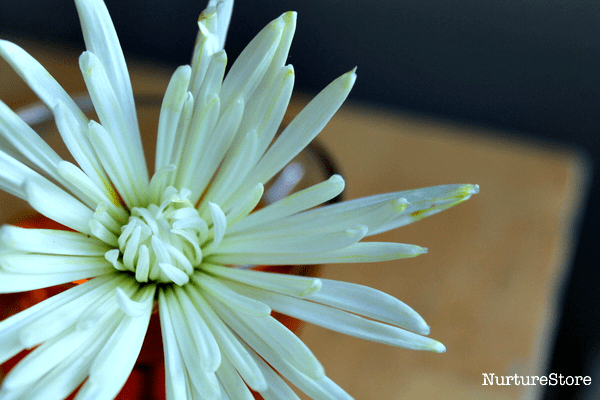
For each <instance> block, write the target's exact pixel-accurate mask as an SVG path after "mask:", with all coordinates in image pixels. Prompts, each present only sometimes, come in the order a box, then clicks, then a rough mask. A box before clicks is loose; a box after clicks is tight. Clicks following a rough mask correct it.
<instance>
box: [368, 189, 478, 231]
mask: <svg viewBox="0 0 600 400" xmlns="http://www.w3.org/2000/svg"><path fill="white" fill-rule="evenodd" d="M476 193H479V186H478V185H445V186H434V187H431V188H424V189H416V190H413V191H410V193H408V195H407V196H406V198H407V200H408V201H409V202H410V205H409V206H408V207H407V208H406V210H404V212H403V213H402V214H401V215H400V216H398V217H397V218H394V219H392V220H390V221H389V222H388V223H387V224H384V225H382V226H381V227H379V228H378V229H375V230H374V231H373V232H369V235H375V234H377V233H381V232H385V231H388V230H390V229H396V228H398V227H400V226H404V225H407V224H410V223H412V222H416V221H418V220H420V219H423V218H425V217H428V216H430V215H433V214H437V213H439V212H440V211H443V210H446V209H447V208H450V207H453V206H455V205H457V204H460V203H462V202H463V201H465V200H468V199H469V198H470V197H471V196H472V195H473V194H476Z"/></svg>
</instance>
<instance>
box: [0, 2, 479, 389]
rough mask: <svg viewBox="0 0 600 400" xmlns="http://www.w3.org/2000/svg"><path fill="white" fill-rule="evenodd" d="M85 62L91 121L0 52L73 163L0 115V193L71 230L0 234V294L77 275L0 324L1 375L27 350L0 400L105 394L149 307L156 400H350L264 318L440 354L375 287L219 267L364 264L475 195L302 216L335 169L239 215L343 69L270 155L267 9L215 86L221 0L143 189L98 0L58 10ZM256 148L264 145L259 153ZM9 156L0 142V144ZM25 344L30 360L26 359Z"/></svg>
mask: <svg viewBox="0 0 600 400" xmlns="http://www.w3.org/2000/svg"><path fill="white" fill-rule="evenodd" d="M76 4H77V9H78V11H79V15H80V19H81V23H82V27H83V33H84V37H85V41H86V46H87V49H88V51H86V52H84V53H83V55H82V56H81V58H80V66H81V70H82V73H83V76H84V78H85V82H86V85H87V87H88V91H89V93H90V96H91V98H92V100H93V103H94V107H95V109H96V111H97V113H98V116H99V121H100V122H99V123H98V122H95V121H89V120H88V119H87V118H86V116H85V115H84V114H83V113H82V112H81V111H80V110H79V109H78V107H77V106H76V105H75V103H74V102H73V100H72V99H71V98H70V97H69V96H68V95H67V93H66V92H65V91H64V90H63V89H62V88H61V87H60V86H59V84H58V83H57V82H56V81H55V80H54V79H53V78H52V77H51V76H50V75H49V74H48V73H47V72H46V70H45V69H44V68H43V67H42V66H41V65H40V64H39V63H38V62H36V61H35V60H34V59H33V58H32V57H31V56H29V55H28V54H27V53H26V52H25V51H24V50H22V49H21V48H19V47H17V46H16V45H14V44H12V43H9V42H6V41H1V42H0V54H1V55H2V56H3V57H4V58H5V59H6V60H7V61H8V62H9V63H10V64H11V65H12V66H13V68H14V69H15V70H16V71H17V72H18V73H19V74H20V76H21V77H22V78H23V79H24V80H25V81H26V82H27V83H28V84H29V86H30V87H31V88H32V89H33V90H34V91H35V92H36V93H37V95H38V96H39V97H40V99H41V100H42V101H43V102H44V103H46V104H47V105H48V107H49V108H50V109H51V110H52V112H53V114H54V117H55V120H56V124H57V126H58V128H59V130H60V133H61V135H62V138H63V140H64V142H65V143H66V145H67V147H68V149H69V150H70V152H71V154H72V155H73V157H74V158H75V160H76V161H77V164H78V165H74V164H72V163H69V162H67V161H63V160H62V159H61V158H60V157H59V156H58V155H57V154H56V153H55V152H54V151H53V150H52V149H51V148H50V147H48V146H47V145H46V144H45V142H44V141H43V140H42V139H41V138H40V137H39V136H37V135H36V134H35V133H34V132H33V130H32V129H31V128H30V127H29V126H27V125H26V124H25V123H24V122H23V121H22V120H21V119H19V118H18V117H17V116H16V114H15V113H13V112H12V111H11V110H10V109H9V108H8V107H7V106H6V105H5V104H4V103H0V133H1V135H2V137H3V138H4V140H5V141H4V142H3V143H4V144H3V145H2V146H3V147H2V149H1V150H2V151H0V187H1V188H2V189H4V190H5V191H7V192H9V193H11V194H13V195H15V196H17V197H20V198H22V199H24V200H26V201H27V202H28V203H29V204H30V205H31V206H32V207H33V208H34V209H36V210H37V211H38V212H40V213H41V214H43V215H45V216H47V217H49V218H51V219H53V220H55V221H57V222H59V223H61V224H63V225H65V226H67V227H69V228H71V229H72V230H73V231H57V230H47V229H23V228H18V227H14V226H4V227H2V228H1V229H0V292H3V293H8V292H19V291H28V290H33V289H37V288H43V287H49V286H53V285H58V284H63V283H69V282H73V281H77V280H87V281H86V282H85V283H82V284H79V285H74V286H73V287H72V288H70V289H68V290H66V291H64V292H62V293H60V294H58V295H56V296H54V297H51V298H49V299H47V300H45V301H43V302H41V303H39V304H36V305H35V306H33V307H31V308H29V309H27V310H25V311H22V312H20V313H18V314H16V315H14V316H12V317H10V318H8V319H6V320H4V321H3V322H1V323H0V341H1V343H2V345H1V346H0V362H5V361H6V360H8V359H10V358H11V357H13V356H14V355H16V354H18V353H19V352H21V351H22V350H24V349H32V348H35V350H34V351H32V352H31V353H30V354H29V355H28V356H27V357H25V358H24V359H23V360H22V361H21V362H20V363H19V364H17V366H16V367H15V368H14V369H13V370H12V371H11V372H10V373H9V374H8V375H7V376H6V378H5V379H4V381H3V383H2V389H1V391H0V396H1V397H2V398H3V399H22V398H28V399H44V400H46V399H60V398H64V397H66V396H67V395H69V393H71V392H72V391H73V390H75V389H76V388H77V387H78V386H79V385H80V384H82V383H83V385H82V387H81V389H80V390H79V393H78V396H77V399H110V398H113V397H114V396H116V395H117V393H118V392H119V390H120V389H121V387H122V386H123V384H124V383H125V381H126V379H127V377H128V375H129V373H130V372H131V370H132V368H133V366H134V363H135V361H136V359H137V357H138V354H139V351H140V348H141V345H142V342H143V339H144V336H145V334H146V331H147V329H148V322H149V319H150V315H151V313H152V309H153V305H154V304H155V302H157V303H158V312H159V315H160V321H161V328H162V335H163V342H164V351H165V363H166V388H167V397H168V398H169V399H185V398H194V399H195V398H202V399H204V398H206V399H213V398H214V399H224V398H229V399H236V400H237V399H248V398H251V394H250V391H249V390H248V387H250V388H252V389H254V390H255V391H258V392H260V393H261V394H262V395H263V396H264V398H265V399H275V398H277V399H294V398H297V396H296V395H295V394H294V393H293V392H292V390H291V389H290V388H289V387H288V386H287V384H286V383H285V382H284V381H283V380H282V378H281V377H280V376H279V375H278V374H277V373H275V372H274V371H275V370H276V371H278V372H279V373H280V374H281V375H283V376H284V377H285V378H287V379H288V380H289V381H290V382H292V383H293V384H294V385H296V386H297V387H298V388H299V389H300V390H302V391H304V392H305V393H307V394H308V395H309V396H311V397H313V398H318V399H336V400H339V399H343V398H349V397H350V396H349V395H348V394H346V393H345V392H344V391H343V390H342V389H341V388H339V387H338V386H337V385H335V383H333V382H332V381H331V380H329V379H328V378H327V376H326V375H325V373H324V371H323V367H322V366H321V364H320V363H319V362H318V361H317V359H316V358H315V357H314V356H313V354H312V353H311V352H310V350H309V349H308V348H307V347H306V346H305V345H304V344H303V343H302V342H301V341H300V340H299V339H298V338H297V337H296V336H295V335H294V334H293V333H291V332H290V331H289V330H287V329H286V328H284V327H283V325H281V324H280V323H279V322H277V321H276V320H275V319H274V318H273V317H272V316H270V314H271V311H272V310H274V311H278V312H281V313H284V314H287V315H290V316H293V317H296V318H299V319H302V320H305V321H308V322H310V323H313V324H317V325H321V326H324V327H326V328H329V329H333V330H336V331H339V332H342V333H345V334H349V335H354V336H357V337H360V338H364V339H368V340H373V341H378V342H381V343H384V344H388V345H392V346H399V347H406V348H411V349H421V350H431V351H436V352H442V351H444V350H445V348H444V346H443V345H442V344H441V343H439V342H437V341H435V340H433V339H429V338H426V337H424V336H422V335H426V334H428V333H429V327H428V326H427V324H426V323H425V321H424V320H423V319H422V318H421V317H420V316H419V315H418V314H417V313H416V312H415V311H413V310H412V309H411V308H409V307H408V306H406V305H405V304H403V303H402V302H400V301H399V300H397V299H395V298H393V297H391V296H388V295H386V294H384V293H381V292H379V291H377V290H374V289H371V288H368V287H364V286H360V285H356V284H350V283H343V282H335V281H328V280H325V279H317V278H308V277H295V276H286V275H279V274H272V273H265V272H259V271H254V270H251V269H240V268H232V267H231V266H232V265H233V266H235V265H247V264H252V265H268V264H275V265H277V264H320V263H335V262H344V263H345V262H371V261H383V260H392V259H398V258H403V257H413V256H416V255H419V254H422V253H424V252H425V249H423V248H421V247H418V246H413V245H406V244H398V243H378V242H361V239H363V238H364V237H365V236H369V235H373V234H376V233H380V232H384V231H387V230H390V229H394V228H397V227H399V226H402V225H405V224H408V223H411V222H414V221H416V220H418V219H420V218H423V217H425V216H428V215H431V214H434V213H437V212H439V211H441V210H443V209H446V208H448V207H451V206H453V205H455V204H457V203H460V202H462V201H464V200H466V199H468V198H469V197H470V196H471V195H472V194H474V193H476V192H477V190H478V188H477V186H475V185H448V186H438V187H432V188H426V189H418V190H413V191H405V192H396V193H388V194H383V195H376V196H372V197H368V198H363V199H358V200H352V201H347V202H343V203H339V204H335V205H329V206H326V207H321V208H314V207H315V206H318V205H320V204H322V203H323V202H326V201H327V200H329V199H332V198H333V197H335V196H337V195H338V194H339V193H340V192H341V191H342V190H343V188H344V181H343V180H342V178H341V177H340V176H338V175H334V176H332V177H331V178H330V179H329V180H327V181H325V182H323V183H320V184H318V185H315V186H313V187H310V188H308V189H306V190H303V191H301V192H298V193H296V194H294V195H291V196H289V197H287V198H285V199H283V200H280V201H278V202H276V203H274V204H272V205H269V206H267V207H264V208H262V209H260V210H259V211H255V212H253V210H254V209H255V208H256V206H257V204H258V202H259V201H260V199H261V197H262V194H263V184H264V183H266V182H267V181H269V180H270V179H271V178H272V177H273V176H275V175H276V174H277V172H278V171H280V170H281V169H282V168H283V167H284V166H285V165H286V164H287V163H288V162H289V161H290V160H291V159H292V158H293V157H294V156H296V155H297V154H298V153H299V152H300V151H301V150H302V149H303V148H304V147H305V146H306V145H307V144H308V143H309V142H310V141H311V140H312V139H313V138H314V137H315V136H316V135H317V134H318V133H319V131H320V130H321V129H322V128H323V127H324V126H325V124H327V122H328V121H329V119H330V118H331V117H332V115H333V114H334V113H335V112H336V110H337V109H338V108H339V107H340V105H341V104H342V102H343V101H344V100H345V98H346V96H347V95H348V93H349V91H350V89H351V87H352V85H353V83H354V80H355V73H354V71H350V72H348V73H346V74H344V75H342V76H341V77H339V78H338V79H336V80H335V81H334V82H332V83H331V84H330V85H329V86H328V87H327V88H325V89H324V90H323V91H322V92H321V93H320V94H319V95H318V96H317V97H316V98H315V99H314V100H313V101H312V102H311V103H310V104H309V105H308V106H307V107H306V108H305V109H304V111H302V112H301V113H300V114H299V115H298V116H297V117H296V119H294V121H293V122H292V123H290V124H289V126H288V127H287V128H286V129H285V130H284V131H283V133H282V134H281V135H280V136H279V137H278V138H277V139H276V140H274V141H273V138H274V136H275V133H276V130H277V128H278V126H279V125H280V123H281V120H282V117H283V114H284V112H285V109H286V107H287V104H288V101H289V98H290V94H291V91H292V86H293V82H294V71H293V69H292V67H291V66H289V65H288V66H286V65H285V61H286V59H287V54H288V50H289V46H290V43H291V39H292V36H293V33H294V28H295V19H296V17H295V14H294V13H291V12H290V13H286V14H284V15H282V16H281V17H280V18H278V19H276V20H275V21H273V22H272V23H270V24H269V25H268V26H267V27H266V28H264V29H263V30H262V31H261V32H260V33H259V34H258V35H257V36H256V37H255V38H254V40H252V41H251V42H250V44H249V45H248V47H247V48H246V49H245V50H244V52H243V53H242V54H241V55H240V57H239V58H238V60H237V61H236V62H235V63H234V64H233V66H232V67H231V70H230V71H229V73H228V74H227V77H226V78H225V79H223V76H224V71H225V64H226V55H225V52H224V51H223V45H224V41H225V34H226V32H227V27H228V24H229V17H230V14H231V8H232V1H227V0H224V1H223V2H216V1H215V0H211V1H210V2H209V6H208V8H207V9H206V10H205V11H204V12H203V13H202V15H201V16H200V19H199V22H198V26H199V28H200V33H199V36H198V40H197V44H196V47H195V49H194V55H193V60H192V63H191V66H182V67H180V68H179V69H177V71H176V72H175V73H174V75H173V78H172V80H171V82H170V84H169V87H168V89H167V92H166V94H165V97H164V102H163V105H162V109H161V113H160V124H159V132H158V145H157V148H158V150H157V153H156V170H155V172H154V174H153V175H152V178H151V179H150V178H149V174H148V172H147V170H146V163H145V158H144V154H143V151H142V144H141V138H140V134H139V131H138V124H137V117H136V112H135V105H134V99H133V94H132V89H131V84H130V81H129V76H128V73H127V69H126V65H125V61H124V58H123V54H122V51H121V48H120V45H119V42H118V40H117V36H116V33H115V31H114V27H113V25H112V22H111V20H110V17H109V15H108V12H107V10H106V8H105V6H104V4H103V3H102V1H101V0H76ZM272 141H273V143H272V144H271V142H272ZM7 143H8V144H7ZM36 346H37V348H36Z"/></svg>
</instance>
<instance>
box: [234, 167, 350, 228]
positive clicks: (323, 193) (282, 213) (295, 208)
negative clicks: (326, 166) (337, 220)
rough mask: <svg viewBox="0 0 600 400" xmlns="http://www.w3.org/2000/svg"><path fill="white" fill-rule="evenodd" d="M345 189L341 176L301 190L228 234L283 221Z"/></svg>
mask: <svg viewBox="0 0 600 400" xmlns="http://www.w3.org/2000/svg"><path fill="white" fill-rule="evenodd" d="M344 187H345V182H344V179H343V178H342V177H341V176H340V175H333V176H331V177H330V178H329V179H328V180H326V181H325V182H322V183H319V184H317V185H313V186H311V187H309V188H307V189H304V190H301V191H299V192H297V193H294V194H292V195H290V196H287V197H285V198H283V199H281V200H279V201H277V202H275V203H272V204H269V205H268V206H266V207H264V208H262V209H260V210H258V211H256V212H253V213H252V214H250V215H248V216H247V217H246V218H244V219H243V220H241V221H240V222H239V223H237V224H235V225H234V226H230V227H229V228H228V234H232V233H234V232H239V231H242V230H244V229H247V228H250V227H254V226H260V225H267V224H269V223H270V222H272V221H276V220H279V219H283V218H286V217H288V216H290V215H292V214H296V213H298V212H301V211H305V210H307V209H309V208H312V207H315V206H318V205H320V204H323V203H325V202H326V201H329V200H331V199H333V198H334V197H336V196H337V195H339V194H340V193H341V192H342V191H343V190H344ZM269 225H270V224H269Z"/></svg>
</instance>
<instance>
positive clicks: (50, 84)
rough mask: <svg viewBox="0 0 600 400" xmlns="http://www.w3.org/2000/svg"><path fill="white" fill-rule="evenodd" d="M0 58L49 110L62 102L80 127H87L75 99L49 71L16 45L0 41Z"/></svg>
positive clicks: (85, 119)
mask: <svg viewBox="0 0 600 400" xmlns="http://www.w3.org/2000/svg"><path fill="white" fill-rule="evenodd" d="M0 56H2V57H3V58H4V59H5V60H6V61H7V62H8V63H9V64H10V65H11V66H12V67H13V68H14V70H15V71H16V72H17V73H18V74H19V76H20V77H21V79H23V80H24V81H25V82H26V83H27V85H29V87H30V88H31V89H32V90H33V91H34V92H35V93H36V94H37V95H38V97H39V98H40V99H41V100H42V101H43V102H44V103H46V105H47V106H48V108H50V109H54V107H55V106H56V105H57V104H58V103H59V102H62V103H64V104H65V106H66V108H67V109H68V110H69V111H70V112H71V113H72V115H73V116H74V117H75V118H76V119H77V123H78V124H79V125H81V126H85V125H87V118H86V117H85V115H83V113H82V112H81V110H80V109H79V107H77V105H76V104H75V102H74V101H73V99H71V97H70V96H69V95H68V94H67V92H65V90H64V89H63V88H62V87H61V86H60V85H59V84H58V82H56V80H55V79H54V78H52V76H51V75H50V74H49V73H48V71H46V69H45V68H44V67H43V66H42V65H41V64H40V63H39V62H37V61H36V60H35V59H34V58H33V57H31V56H30V55H29V54H27V52H26V51H25V50H23V49H22V48H20V47H19V46H17V45H16V44H14V43H10V42H7V41H6V40H0Z"/></svg>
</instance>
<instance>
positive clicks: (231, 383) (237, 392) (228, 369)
mask: <svg viewBox="0 0 600 400" xmlns="http://www.w3.org/2000/svg"><path fill="white" fill-rule="evenodd" d="M217 377H218V378H219V381H220V382H221V385H222V386H223V389H224V390H225V391H226V392H227V395H228V396H229V398H231V399H236V400H238V399H239V400H254V399H255V398H254V396H253V395H252V393H251V392H250V390H248V386H246V384H245V383H244V381H243V380H242V378H241V377H240V375H239V374H238V372H237V371H236V370H235V367H234V366H233V364H231V362H230V361H229V359H228V358H227V357H223V361H222V362H221V367H220V368H219V370H218V371H217Z"/></svg>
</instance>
